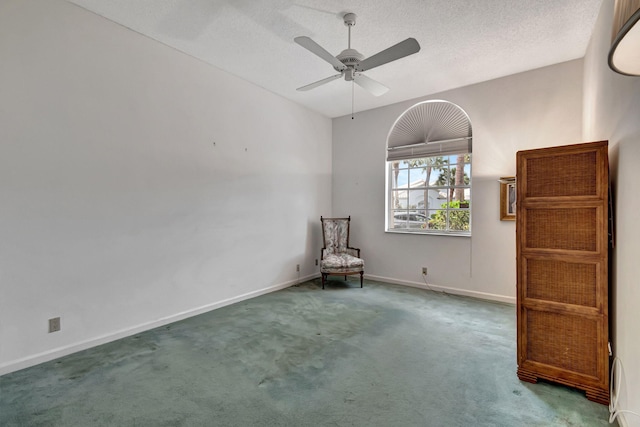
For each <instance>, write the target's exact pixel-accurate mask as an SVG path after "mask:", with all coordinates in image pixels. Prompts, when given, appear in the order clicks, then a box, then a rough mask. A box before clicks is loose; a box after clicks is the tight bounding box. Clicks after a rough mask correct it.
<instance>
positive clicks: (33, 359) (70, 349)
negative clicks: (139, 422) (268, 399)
mask: <svg viewBox="0 0 640 427" xmlns="http://www.w3.org/2000/svg"><path fill="white" fill-rule="evenodd" d="M318 277H320V273H314V274H310V275H307V276H303V277H299V278H297V279H294V280H289V281H287V282H284V283H280V284H277V285H273V286H269V287H267V288H263V289H259V290H257V291H252V292H248V293H246V294H242V295H238V296H235V297H232V298H228V299H225V300H222V301H218V302H215V303H211V304H207V305H204V306H201V307H197V308H194V309H191V310H187V311H183V312H180V313H176V314H173V315H171V316H167V317H163V318H161V319H158V320H154V321H151V322H146V323H143V324H140V325H137V326H132V327H130V328H125V329H121V330H119V331H115V332H112V333H109V334H105V335H101V336H98V337H95V338H91V339H88V340H85V341H81V342H78V343H74V344H70V345H67V346H64V347H59V348H55V349H52V350H48V351H45V352H42V353H38V354H35V355H32V356H28V357H25V358H22V359H18V360H13V361H10V362H8V363H4V364H2V365H0V375H5V374H8V373H10V372H14V371H18V370H20V369H24V368H28V367H30V366H35V365H38V364H40V363H44V362H48V361H50V360H53V359H57V358H59V357H63V356H67V355H69V354H72V353H75V352H78V351H82V350H86V349H88V348H91V347H96V346H98V345H102V344H106V343H108V342H111V341H115V340H118V339H121V338H125V337H128V336H131V335H134V334H138V333H140V332H144V331H148V330H150V329H153V328H157V327H159V326H164V325H168V324H169V323H173V322H177V321H180V320H183V319H186V318H188V317H192V316H197V315H198V314H202V313H206V312H208V311H211V310H215V309H217V308H221V307H225V306H227V305H231V304H234V303H237V302H240V301H244V300H247V299H250V298H255V297H257V296H260V295H264V294H267V293H270V292H275V291H278V290H280V289H285V288H288V287H290V286H293V285H296V284H298V283H302V282H305V281H307V280H311V279H315V278H318ZM364 277H365V278H366V279H370V280H376V281H380V282H386V283H393V284H396V285H404V286H410V287H413V288H419V289H425V290H433V291H436V292H446V293H448V294H455V295H464V296H469V297H473V298H480V299H484V300H490V301H498V302H503V303H507V304H515V302H516V301H515V298H513V297H505V296H502V295H494V294H488V293H484V292H476V291H469V290H465V289H456V288H448V287H444V286H437V285H429V286H426V285H425V284H424V283H419V282H410V281H407V280H397V279H392V278H390V277H382V276H374V275H370V274H365V276H364ZM621 425H622V423H621ZM623 427H624V426H623Z"/></svg>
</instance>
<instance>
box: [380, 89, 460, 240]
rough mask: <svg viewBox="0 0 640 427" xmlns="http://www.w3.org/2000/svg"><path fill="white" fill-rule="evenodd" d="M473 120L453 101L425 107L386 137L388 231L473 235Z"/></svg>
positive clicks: (416, 107) (399, 121)
mask: <svg viewBox="0 0 640 427" xmlns="http://www.w3.org/2000/svg"><path fill="white" fill-rule="evenodd" d="M471 143H472V132H471V122H470V121H469V116H467V113H465V112H464V110H462V108H460V107H459V106H457V105H456V104H454V103H452V102H448V101H442V100H430V101H424V102H420V103H418V104H416V105H414V106H413V107H411V108H409V109H408V110H407V111H405V112H404V113H402V114H401V115H400V117H398V119H397V120H396V122H395V123H394V124H393V126H392V127H391V130H390V131H389V135H388V136H387V176H388V178H387V215H386V230H387V231H395V232H411V233H425V234H429V233H438V234H443V233H444V234H462V235H470V234H471V145H472V144H471Z"/></svg>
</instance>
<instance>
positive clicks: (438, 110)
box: [387, 100, 472, 161]
mask: <svg viewBox="0 0 640 427" xmlns="http://www.w3.org/2000/svg"><path fill="white" fill-rule="evenodd" d="M471 148H472V132H471V122H470V121H469V116H467V113H465V112H464V110H463V109H462V108H460V107H459V106H457V105H456V104H454V103H452V102H449V101H442V100H429V101H423V102H420V103H418V104H416V105H414V106H413V107H411V108H409V109H408V110H407V111H405V112H404V113H402V114H401V115H400V117H398V119H397V120H396V122H395V123H394V124H393V126H392V127H391V130H390V131H389V135H388V136H387V161H391V160H400V159H414V158H419V157H430V156H447V155H452V154H463V153H471Z"/></svg>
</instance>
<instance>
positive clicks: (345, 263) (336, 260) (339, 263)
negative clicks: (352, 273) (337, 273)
mask: <svg viewBox="0 0 640 427" xmlns="http://www.w3.org/2000/svg"><path fill="white" fill-rule="evenodd" d="M336 268H338V269H339V268H364V260H363V259H362V258H356V257H354V256H351V255H349V254H346V253H336V254H330V255H327V257H326V258H324V259H323V260H322V269H323V270H324V269H336Z"/></svg>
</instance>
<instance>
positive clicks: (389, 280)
mask: <svg viewBox="0 0 640 427" xmlns="http://www.w3.org/2000/svg"><path fill="white" fill-rule="evenodd" d="M364 277H365V278H367V279H370V280H377V281H380V282H386V283H393V284H396V285H404V286H410V287H412V288H419V289H425V290H431V291H436V292H445V293H448V294H454V295H462V296H467V297H473V298H478V299H484V300H489V301H496V302H502V303H506V304H513V305H515V303H516V298H515V297H507V296H504V295H496V294H489V293H486V292H478V291H470V290H467V289H458V288H449V287H446V286H438V285H432V284H429V285H428V286H427V285H425V284H424V283H423V282H411V281H408V280H398V279H392V278H391V277H383V276H374V275H371V274H365V275H364Z"/></svg>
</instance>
